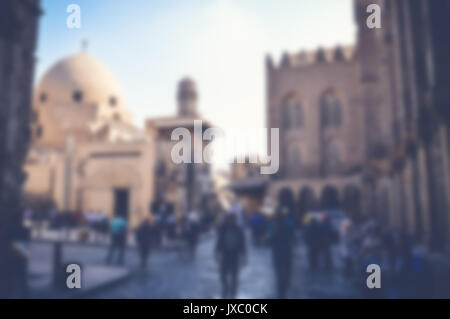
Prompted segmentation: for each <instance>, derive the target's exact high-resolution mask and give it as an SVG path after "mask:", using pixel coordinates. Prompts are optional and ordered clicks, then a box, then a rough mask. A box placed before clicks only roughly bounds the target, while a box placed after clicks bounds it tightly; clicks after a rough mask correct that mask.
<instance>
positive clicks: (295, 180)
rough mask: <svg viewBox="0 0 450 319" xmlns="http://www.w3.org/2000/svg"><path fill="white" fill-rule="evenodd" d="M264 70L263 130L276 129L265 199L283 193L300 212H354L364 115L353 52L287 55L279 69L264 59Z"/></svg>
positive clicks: (343, 49)
mask: <svg viewBox="0 0 450 319" xmlns="http://www.w3.org/2000/svg"><path fill="white" fill-rule="evenodd" d="M266 68H267V113H268V114H267V118H268V125H269V127H278V128H280V172H279V174H277V176H275V178H274V180H273V182H272V183H271V190H270V193H272V195H275V194H278V193H284V194H285V195H284V196H288V197H290V198H292V199H293V200H294V201H295V202H296V203H297V205H298V209H299V210H300V211H301V212H305V211H307V210H310V209H313V208H316V207H318V206H323V205H325V206H329V207H335V208H337V207H338V206H341V204H343V203H344V202H346V203H347V204H348V205H350V204H352V205H356V206H359V203H358V202H359V196H360V190H361V186H362V185H361V168H362V164H363V162H364V135H363V134H361V132H362V131H363V129H364V126H363V119H364V111H363V108H362V107H361V94H360V91H361V82H360V76H359V73H360V64H359V58H358V55H357V52H356V50H355V48H354V47H337V48H335V49H319V50H318V51H316V52H301V53H299V54H287V53H286V54H284V56H283V58H282V60H281V63H280V64H279V65H275V63H274V62H273V61H272V59H271V58H270V57H269V58H268V59H267V66H266ZM355 208H357V209H353V211H354V213H355V214H356V213H358V212H359V207H355Z"/></svg>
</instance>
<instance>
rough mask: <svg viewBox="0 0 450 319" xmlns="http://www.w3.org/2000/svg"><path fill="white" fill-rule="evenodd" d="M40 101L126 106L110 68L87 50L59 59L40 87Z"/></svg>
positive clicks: (37, 94)
mask: <svg viewBox="0 0 450 319" xmlns="http://www.w3.org/2000/svg"><path fill="white" fill-rule="evenodd" d="M35 98H37V101H36V102H37V103H38V104H39V103H55V102H56V103H64V104H66V103H71V102H76V103H79V102H82V103H92V104H97V105H100V104H108V105H111V106H114V107H117V108H122V107H124V99H123V92H122V89H121V87H120V85H119V82H118V80H117V79H116V77H115V75H114V74H113V73H112V72H111V70H110V69H109V68H108V67H107V66H105V65H104V64H103V63H102V62H100V61H99V60H97V59H95V58H93V57H92V56H90V55H89V54H87V53H80V54H76V55H72V56H70V57H68V58H65V59H63V60H61V61H60V62H57V63H56V64H55V65H54V66H52V67H51V68H50V70H49V71H47V73H45V75H44V76H43V77H42V79H41V81H40V82H39V85H38V86H37V90H36V96H35Z"/></svg>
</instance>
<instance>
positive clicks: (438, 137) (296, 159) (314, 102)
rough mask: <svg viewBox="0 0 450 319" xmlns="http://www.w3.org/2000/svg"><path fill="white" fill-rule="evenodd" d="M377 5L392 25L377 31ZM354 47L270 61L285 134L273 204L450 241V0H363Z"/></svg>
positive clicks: (273, 123) (271, 87) (273, 97)
mask: <svg viewBox="0 0 450 319" xmlns="http://www.w3.org/2000/svg"><path fill="white" fill-rule="evenodd" d="M373 3H375V4H378V5H379V6H380V7H381V12H382V28H380V29H370V28H369V27H368V26H367V18H368V16H369V15H370V14H369V13H367V7H368V6H369V5H370V4H373ZM354 8H355V18H356V23H357V26H358V34H357V39H356V44H355V46H354V47H353V48H336V49H332V50H324V49H320V50H318V51H317V52H302V53H299V54H285V55H284V56H283V58H282V61H281V63H280V64H279V65H275V63H274V62H273V60H272V59H271V58H270V57H269V58H268V59H267V66H266V69H267V118H268V125H269V127H279V128H280V129H281V132H280V135H281V137H280V138H281V141H280V150H281V154H280V156H281V172H280V174H278V175H277V176H275V177H274V178H273V181H272V182H271V186H270V191H269V193H270V194H271V196H272V197H275V196H278V194H279V196H282V197H284V198H288V199H289V200H291V201H293V202H295V203H296V204H297V208H298V211H299V212H305V211H307V210H309V209H312V208H314V207H330V208H333V207H334V208H343V209H344V210H347V211H349V212H350V213H353V214H354V216H355V217H356V216H360V215H361V214H364V215H369V216H375V217H377V218H378V219H379V220H380V221H381V222H383V224H384V225H389V226H391V227H394V228H398V229H402V230H404V231H406V232H407V233H409V234H410V235H411V236H412V237H413V238H415V239H417V241H420V242H426V243H429V244H430V247H431V248H434V249H438V250H442V249H445V248H448V247H449V244H450V237H449V233H450V232H449V230H450V216H449V215H450V202H449V200H450V162H449V146H450V144H449V131H448V124H449V120H448V119H449V118H450V116H449V114H450V112H449V110H450V108H449V107H450V97H449V92H450V75H449V74H450V70H449V68H450V45H449V43H450V42H449V41H448V40H449V38H448V30H449V29H450V19H448V17H449V16H450V1H448V0H439V1H426V0H397V1H387V0H379V1H371V0H355V1H354Z"/></svg>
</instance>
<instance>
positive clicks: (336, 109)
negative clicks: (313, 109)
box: [320, 90, 342, 128]
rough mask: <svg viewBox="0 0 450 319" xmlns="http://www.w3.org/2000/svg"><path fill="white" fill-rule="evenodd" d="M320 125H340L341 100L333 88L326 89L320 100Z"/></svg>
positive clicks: (325, 126)
mask: <svg viewBox="0 0 450 319" xmlns="http://www.w3.org/2000/svg"><path fill="white" fill-rule="evenodd" d="M320 113H321V126H322V127H323V128H327V127H340V126H341V124H342V102H341V100H340V99H339V97H338V96H337V94H336V92H335V91H334V90H328V91H327V92H325V94H324V95H323V96H322V99H321V102H320Z"/></svg>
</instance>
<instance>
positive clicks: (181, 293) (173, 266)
mask: <svg viewBox="0 0 450 319" xmlns="http://www.w3.org/2000/svg"><path fill="white" fill-rule="evenodd" d="M213 242H214V238H212V237H209V238H207V239H204V240H203V241H202V243H201V244H200V246H199V247H198V253H197V258H196V259H195V260H193V261H190V260H187V259H185V258H183V256H182V255H181V254H179V253H176V252H171V253H161V252H157V253H155V254H154V255H153V256H151V258H150V262H149V266H148V270H147V272H136V273H135V274H134V275H133V276H132V277H131V278H130V279H129V280H127V281H126V282H123V283H121V284H118V285H116V286H114V287H112V288H109V289H107V290H105V291H101V292H99V293H97V294H94V295H92V296H91V297H93V298H169V299H172V298H182V299H197V298H207V299H210V298H212V299H215V298H220V283H219V278H218V270H217V265H216V263H215V262H214V259H213ZM305 253H306V252H305V249H304V247H302V246H300V247H299V248H298V250H297V251H296V257H295V266H294V276H293V278H294V279H293V285H292V289H291V293H290V296H289V297H290V298H357V297H358V291H357V289H356V288H355V285H354V283H352V282H351V281H349V280H346V279H345V278H344V276H342V275H341V271H339V270H335V271H334V272H332V273H329V274H326V273H316V274H311V273H309V271H307V265H306V262H307V261H306V257H305ZM136 258H137V257H136V255H135V253H134V252H132V253H129V256H128V265H132V264H133V263H134V265H136V264H137V262H138V261H137V259H136ZM238 298H240V299H253V298H256V299H267V298H275V294H274V276H273V270H272V264H271V255H270V251H269V250H267V249H255V248H251V249H250V250H249V261H248V265H247V266H246V267H245V268H243V269H242V271H241V274H240V286H239V294H238Z"/></svg>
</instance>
